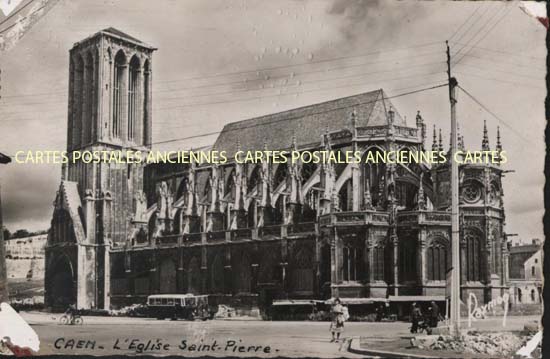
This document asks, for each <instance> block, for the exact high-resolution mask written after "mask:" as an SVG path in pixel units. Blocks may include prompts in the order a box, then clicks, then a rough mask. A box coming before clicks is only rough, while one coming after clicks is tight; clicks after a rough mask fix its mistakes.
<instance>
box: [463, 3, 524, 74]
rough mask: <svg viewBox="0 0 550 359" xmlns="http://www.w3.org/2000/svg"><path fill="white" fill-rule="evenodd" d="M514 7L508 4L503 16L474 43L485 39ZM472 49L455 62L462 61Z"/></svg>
mask: <svg viewBox="0 0 550 359" xmlns="http://www.w3.org/2000/svg"><path fill="white" fill-rule="evenodd" d="M512 9H513V7H512V6H511V5H509V6H508V9H506V10H504V12H503V13H502V16H501V17H500V18H499V19H498V20H497V21H496V22H495V23H494V24H493V25H492V26H491V27H490V28H489V30H487V32H486V33H485V35H483V36H482V37H481V38H480V39H479V40H477V41H476V43H475V44H474V46H475V45H477V44H479V43H480V42H481V41H482V40H483V39H485V38H486V37H487V35H489V34H490V33H491V31H492V30H493V29H494V28H495V27H496V26H497V25H498V24H499V23H500V22H501V21H502V20H504V18H505V17H506V16H507V15H508V14H509V13H510V11H512ZM495 14H496V13H495ZM487 25H489V22H487ZM471 51H472V49H469V50H467V51H466V53H465V54H463V55H462V57H461V58H459V59H458V60H457V61H456V62H455V65H457V64H458V63H459V62H460V61H462V59H463V58H464V56H465V55H467V54H468V53H469V52H471Z"/></svg>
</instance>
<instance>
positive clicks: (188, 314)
mask: <svg viewBox="0 0 550 359" xmlns="http://www.w3.org/2000/svg"><path fill="white" fill-rule="evenodd" d="M147 309H148V310H147V312H148V313H149V317H152V318H157V319H159V320H163V319H166V318H170V319H174V320H176V319H187V320H195V319H201V320H207V319H212V318H214V315H215V314H216V312H217V307H214V306H210V305H209V304H208V295H193V294H155V295H150V296H148V297H147Z"/></svg>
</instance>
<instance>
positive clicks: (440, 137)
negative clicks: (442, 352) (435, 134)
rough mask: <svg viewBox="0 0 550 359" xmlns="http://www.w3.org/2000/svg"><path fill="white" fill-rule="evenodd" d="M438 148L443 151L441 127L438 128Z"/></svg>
mask: <svg viewBox="0 0 550 359" xmlns="http://www.w3.org/2000/svg"><path fill="white" fill-rule="evenodd" d="M439 150H440V151H443V135H441V129H439Z"/></svg>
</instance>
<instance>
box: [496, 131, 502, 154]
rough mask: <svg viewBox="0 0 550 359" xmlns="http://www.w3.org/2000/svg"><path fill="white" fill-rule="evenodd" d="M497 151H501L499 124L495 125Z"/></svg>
mask: <svg viewBox="0 0 550 359" xmlns="http://www.w3.org/2000/svg"><path fill="white" fill-rule="evenodd" d="M497 151H498V152H502V143H501V142H500V126H497Z"/></svg>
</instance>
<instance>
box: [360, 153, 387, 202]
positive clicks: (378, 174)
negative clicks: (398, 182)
mask: <svg viewBox="0 0 550 359" xmlns="http://www.w3.org/2000/svg"><path fill="white" fill-rule="evenodd" d="M381 152H382V150H381V149H379V148H371V149H369V150H367V152H365V155H364V156H363V159H362V161H361V163H364V164H365V165H364V166H363V192H365V191H367V190H368V191H370V195H371V201H372V205H373V206H377V205H378V204H379V203H380V201H381V200H382V198H381V195H382V194H383V192H384V178H385V175H386V166H385V164H384V163H382V162H380V161H376V158H377V154H381ZM367 184H368V187H367Z"/></svg>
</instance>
